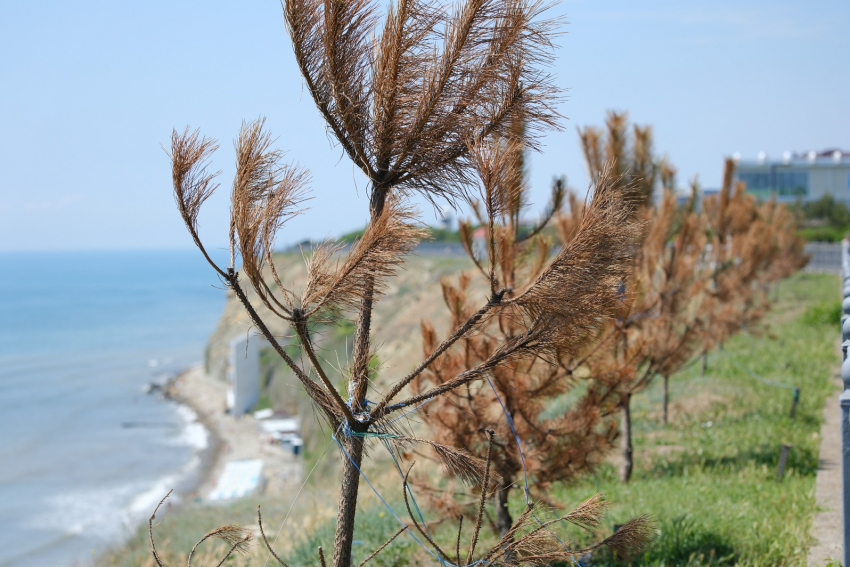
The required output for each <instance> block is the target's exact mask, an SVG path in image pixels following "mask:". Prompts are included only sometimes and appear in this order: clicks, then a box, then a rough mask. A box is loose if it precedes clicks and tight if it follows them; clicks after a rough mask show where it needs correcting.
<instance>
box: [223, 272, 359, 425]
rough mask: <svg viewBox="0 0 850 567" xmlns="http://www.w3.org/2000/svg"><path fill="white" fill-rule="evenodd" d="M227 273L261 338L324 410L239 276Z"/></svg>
mask: <svg viewBox="0 0 850 567" xmlns="http://www.w3.org/2000/svg"><path fill="white" fill-rule="evenodd" d="M227 272H228V273H227V283H228V285H230V288H231V289H232V290H233V291H234V293H236V297H238V298H239V301H240V302H242V305H243V306H244V307H245V309H246V310H247V311H248V315H249V316H250V317H251V321H252V322H253V323H254V325H255V326H256V327H257V328H258V329H259V330H260V332H261V333H262V334H263V337H265V339H266V340H267V341H268V342H269V344H270V345H272V348H274V349H275V351H276V352H277V354H278V355H279V356H280V357H281V358H282V359H283V360H284V362H286V364H287V365H288V366H289V367H290V368H291V369H292V371H293V372H294V373H295V375H296V376H297V377H298V380H300V381H301V383H302V384H303V385H304V388H305V390H307V395H309V396H310V398H311V399H312V400H313V401H314V402H315V403H316V404H318V405H319V406H321V407H323V408H324V405H325V404H324V403H323V402H325V400H321V399H319V398H317V397H316V396H315V394H314V393H313V389H314V388H315V387H316V384H314V383H313V381H312V380H311V379H310V377H309V376H308V375H307V374H306V373H305V372H304V371H303V370H302V369H301V367H300V366H298V365H297V364H296V363H295V361H294V360H292V357H290V356H289V355H288V354H286V351H285V350H283V347H282V346H281V345H280V343H279V342H278V341H277V339H276V338H275V337H274V335H272V333H271V331H269V328H268V327H267V326H266V324H265V323H264V322H263V320H262V319H260V316H259V315H258V314H257V311H256V310H255V309H254V306H253V305H251V302H250V301H248V296H246V295H245V290H243V289H242V286H241V285H239V275H238V273H237V272H235V271H234V270H233V269H232V268H228V270H227ZM330 394H331V395H333V394H337V397H338V396H339V393H338V392H336V390H333V389H332V390H331V392H330ZM343 408H344V409H342V412H343V415H345V417H346V418H347V419H349V420H351V421H353V420H354V416H353V415H351V410H349V409H348V406H346V405H345V404H344V403H343ZM325 409H330V408H325Z"/></svg>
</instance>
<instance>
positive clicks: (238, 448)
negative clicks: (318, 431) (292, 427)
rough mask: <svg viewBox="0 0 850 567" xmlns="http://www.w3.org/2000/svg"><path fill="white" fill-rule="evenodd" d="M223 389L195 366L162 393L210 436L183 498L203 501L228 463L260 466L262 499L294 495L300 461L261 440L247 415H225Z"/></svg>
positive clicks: (289, 453)
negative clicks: (187, 410) (245, 461)
mask: <svg viewBox="0 0 850 567" xmlns="http://www.w3.org/2000/svg"><path fill="white" fill-rule="evenodd" d="M226 390H227V385H226V384H225V383H224V382H222V381H220V380H216V379H214V378H212V377H210V376H209V375H207V374H206V373H205V372H204V370H203V366H202V365H200V364H198V365H194V366H191V367H189V368H187V369H186V370H185V371H183V372H181V373H180V374H179V375H178V376H177V377H176V378H175V379H174V380H172V381H171V382H170V383H169V384H168V386H167V387H166V394H167V395H168V396H169V397H171V398H172V399H174V400H175V401H176V402H178V403H180V404H183V405H184V406H186V407H188V408H190V409H191V411H192V412H193V413H194V414H196V416H197V417H196V419H197V422H198V423H199V424H201V425H203V426H204V427H205V428H206V429H207V430H208V431H209V434H210V444H209V445H210V446H209V448H208V449H205V450H204V451H201V452H200V453H199V456H200V458H201V463H202V465H201V467H200V474H199V477H198V484H197V486H196V487H195V488H194V489H193V490H192V491H191V492H190V494H188V495H187V496H189V497H191V498H194V499H196V501H200V502H206V501H207V500H208V498H209V495H210V493H211V492H212V491H213V490H214V489H215V487H216V483H217V481H218V479H219V478H220V477H221V474H222V472H223V470H224V467H225V466H226V464H227V463H229V462H232V461H238V460H243V459H258V460H261V461H262V462H263V475H264V477H265V479H266V482H265V486H264V488H262V493H263V494H264V495H280V494H287V493H289V492H291V491H293V490H297V488H298V483H299V481H300V480H301V478H302V476H303V466H302V463H303V460H302V459H301V458H299V457H295V456H294V455H293V454H292V452H291V451H288V450H286V449H284V448H282V447H281V446H280V445H279V444H271V443H269V441H268V439H267V437H266V436H263V435H261V433H260V431H259V426H258V421H257V420H256V419H254V417H253V416H252V415H251V414H246V415H242V416H234V415H231V414H229V413H226V411H225V399H226V398H225V396H226Z"/></svg>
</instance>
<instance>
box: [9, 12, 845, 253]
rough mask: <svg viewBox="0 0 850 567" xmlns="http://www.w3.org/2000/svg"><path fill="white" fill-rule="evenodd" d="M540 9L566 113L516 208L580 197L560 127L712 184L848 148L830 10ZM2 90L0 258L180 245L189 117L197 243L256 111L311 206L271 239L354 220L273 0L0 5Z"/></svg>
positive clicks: (580, 177) (350, 171) (352, 225)
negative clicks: (196, 150)
mask: <svg viewBox="0 0 850 567" xmlns="http://www.w3.org/2000/svg"><path fill="white" fill-rule="evenodd" d="M380 4H381V5H382V6H383V2H380ZM551 13H552V14H553V15H561V16H563V17H564V19H565V22H566V24H565V25H564V27H563V30H564V32H565V33H564V34H563V35H562V36H560V37H559V39H558V42H559V48H558V50H557V53H556V57H557V59H556V63H555V65H554V67H553V69H552V71H553V72H554V74H555V75H556V77H557V84H558V85H560V86H561V87H563V88H564V89H567V100H566V102H565V103H564V104H563V105H562V106H561V107H560V108H559V110H560V112H561V113H562V114H563V115H564V116H565V117H566V120H565V121H564V129H563V131H561V132H552V133H550V134H548V135H547V136H546V137H545V138H544V140H543V148H542V151H541V152H540V153H537V154H534V155H532V156H531V159H530V181H531V186H532V191H531V201H532V203H533V204H534V205H533V208H532V213H531V214H532V215H533V214H534V212H533V211H539V210H541V209H542V208H543V206H544V205H545V202H546V199H547V195H548V192H549V186H550V184H551V181H552V178H553V177H554V176H556V175H557V176H559V175H566V176H567V178H568V179H569V183H570V185H571V186H573V187H575V188H576V189H577V190H579V191H580V192H584V191H585V190H586V188H587V185H588V176H587V173H586V169H585V166H584V164H583V160H582V156H581V150H580V147H579V143H578V136H577V133H576V128H578V127H583V126H587V125H601V124H602V123H603V121H604V118H605V112H606V111H607V110H609V109H614V110H619V111H628V112H629V116H630V118H631V119H632V120H633V121H634V122H636V123H639V124H651V125H652V126H653V128H654V134H655V148H656V150H657V151H658V152H659V153H666V154H667V155H668V156H669V158H670V160H671V161H672V163H673V164H674V165H675V166H676V167H677V168H678V170H679V183H680V184H682V185H684V184H685V183H686V182H687V181H688V180H690V179H691V178H692V177H693V176H694V175H699V178H700V181H701V183H702V184H703V185H704V186H706V187H716V186H717V185H718V183H719V180H720V176H721V173H722V160H723V158H724V156H729V155H732V154H733V153H734V152H739V153H740V154H741V155H742V156H743V157H744V158H748V157H749V158H754V157H755V156H756V154H757V153H758V152H760V151H764V152H767V154H768V155H769V156H775V157H778V156H780V155H781V153H782V152H783V151H785V150H790V151H807V150H810V149H816V150H820V149H826V148H836V147H837V148H843V149H845V150H850V109H849V108H848V101H850V57H848V54H850V33H848V30H850V3H848V2H847V1H846V0H828V1H822V2H818V3H816V4H813V3H803V2H787V1H783V0H771V1H749V2H748V1H741V0H737V1H733V0H714V1H712V2H708V1H702V0H693V1H689V2H681V1H660V0H644V1H642V2H634V1H633V0H632V1H629V0H612V1H609V2H598V1H597V2H592V1H589V0H572V1H570V0H567V1H563V2H561V3H560V4H558V5H557V6H555V7H554V8H553V9H552V10H551ZM0 85H2V86H0V251H24V250H32V251H36V250H96V249H119V250H120V249H165V248H188V247H190V246H191V245H192V243H191V239H190V238H189V236H188V234H187V232H186V230H185V228H184V227H183V225H182V221H181V220H180V217H179V215H178V214H177V211H176V208H175V206H174V201H173V197H172V192H171V182H170V164H169V160H168V157H167V155H166V153H165V151H164V149H163V145H165V144H167V143H168V142H169V139H170V135H171V131H172V128H177V129H179V130H182V129H183V128H184V127H185V126H187V125H188V126H191V127H192V128H200V129H201V132H202V133H203V134H205V135H207V136H211V137H214V138H217V139H218V140H220V142H221V149H220V150H219V152H218V153H217V155H216V157H215V158H214V168H216V169H221V170H222V177H221V179H220V180H221V183H222V187H221V189H220V191H219V193H218V194H216V195H215V196H214V197H213V198H212V199H210V201H208V204H207V205H206V206H205V210H204V211H203V212H202V214H201V221H200V222H201V234H202V238H203V239H204V241H205V242H206V243H207V245H208V246H209V247H210V248H216V247H226V242H227V218H228V207H229V203H228V192H229V191H228V189H229V184H230V182H231V179H232V177H231V176H232V173H233V170H234V166H233V160H234V152H233V144H232V140H233V138H234V137H235V135H236V133H237V132H238V130H239V127H240V124H241V123H242V121H243V120H253V119H255V118H257V117H259V116H265V117H266V118H267V123H266V124H267V127H268V128H269V129H270V131H271V132H272V133H273V134H274V135H275V136H276V137H277V145H278V147H280V148H281V149H282V150H285V151H286V152H287V160H290V161H293V162H297V163H298V164H300V165H301V166H304V167H307V168H309V169H310V171H311V175H312V183H311V194H312V197H313V199H312V200H311V201H310V202H309V206H310V207H311V210H309V211H308V212H306V213H305V214H304V215H302V216H300V217H297V218H295V219H293V220H292V221H290V222H289V224H287V225H286V227H284V229H283V230H282V231H281V233H280V234H279V236H278V242H279V244H280V245H282V246H283V245H287V244H291V243H294V242H299V241H302V240H305V239H310V238H312V239H320V238H325V237H328V236H336V235H339V234H341V233H344V232H347V231H349V230H353V229H356V228H359V227H361V226H363V224H364V223H365V220H366V218H367V217H368V204H367V199H366V189H367V186H366V183H365V181H364V178H363V177H362V175H360V174H359V173H358V172H356V171H355V170H354V168H353V166H352V164H351V162H350V161H348V160H347V158H345V157H344V156H342V154H341V151H340V149H339V148H338V147H335V146H334V144H333V143H332V141H331V139H330V138H329V137H328V135H327V134H326V132H325V129H324V125H323V123H322V121H321V119H320V117H319V115H318V112H317V111H316V109H315V106H314V104H313V102H312V100H311V99H310V97H309V93H307V92H306V91H305V89H304V87H303V83H302V81H301V77H300V75H299V73H298V70H297V68H296V65H295V61H294V58H293V55H292V51H291V47H290V44H289V40H288V37H287V35H286V31H285V27H284V23H283V16H282V12H281V7H280V4H279V1H278V0H240V1H238V2H236V1H230V2H226V1H223V0H205V1H203V2H202V1H200V0H182V1H175V0H168V1H166V0H145V1H135V0H122V1H121V2H114V1H100V2H96V1H81V2H66V1H61V2H60V1H52V0H45V1H41V2H11V1H7V2H0ZM420 205H421V207H422V213H423V214H422V218H423V221H424V222H427V223H431V224H433V223H435V222H436V220H437V215H436V214H435V212H434V211H433V210H432V209H431V208H429V207H428V206H427V205H425V204H424V203H420Z"/></svg>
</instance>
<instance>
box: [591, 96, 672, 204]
mask: <svg viewBox="0 0 850 567" xmlns="http://www.w3.org/2000/svg"><path fill="white" fill-rule="evenodd" d="M579 138H580V139H581V147H582V150H583V152H584V158H585V162H586V163H587V168H588V171H589V172H590V177H591V179H593V180H596V178H598V177H599V176H600V174H601V173H602V171H603V169H605V168H606V167H613V169H614V177H615V178H617V179H618V180H619V185H620V187H621V188H626V187H631V188H634V190H635V191H636V193H637V195H638V198H639V200H640V202H641V203H642V204H644V205H651V204H652V202H653V197H654V195H655V186H656V181H657V179H658V175H659V170H660V163H659V161H658V160H657V159H656V158H655V156H654V155H653V150H652V127H651V126H638V125H637V124H635V125H634V126H633V127H632V136H631V138H630V137H629V122H628V115H627V114H626V113H625V112H614V111H611V112H609V113H608V118H607V120H606V121H605V128H604V129H600V128H596V127H593V126H588V127H586V128H584V129H580V130H579Z"/></svg>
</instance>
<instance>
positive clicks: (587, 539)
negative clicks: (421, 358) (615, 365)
mask: <svg viewBox="0 0 850 567" xmlns="http://www.w3.org/2000/svg"><path fill="white" fill-rule="evenodd" d="M838 292H839V287H838V279H837V277H835V276H829V275H817V274H798V275H796V276H794V277H793V278H790V279H789V280H786V281H784V282H782V284H781V285H780V287H779V291H778V300H777V301H776V302H775V303H774V306H773V308H772V310H771V312H770V313H769V314H768V316H767V317H766V319H765V320H764V323H763V325H761V326H760V328H759V330H758V332H757V333H752V334H749V333H742V334H740V335H739V336H736V337H734V338H733V339H731V340H729V341H728V342H727V343H726V345H724V349H723V351H722V352H713V353H711V355H710V357H709V368H708V372H707V373H706V375H705V376H701V375H700V367H699V364H695V365H693V366H692V367H691V368H690V369H688V370H687V371H685V372H683V373H681V374H680V375H677V376H675V377H674V378H673V379H672V381H671V418H672V422H671V424H670V425H669V426H663V425H661V423H660V403H661V389H660V381H659V383H656V384H654V385H653V386H652V387H651V388H649V389H648V390H647V391H645V392H644V393H642V394H640V395H639V396H637V397H636V398H635V399H634V402H633V415H634V429H635V439H634V443H635V457H636V463H635V472H634V476H633V479H632V481H631V482H630V483H629V484H622V483H620V482H619V481H618V479H617V473H616V462H615V461H616V459H615V458H614V457H612V460H611V462H609V463H605V464H603V465H602V466H601V467H600V469H599V470H598V471H597V473H596V475H591V476H587V477H585V478H582V479H579V480H578V481H576V482H574V483H572V484H570V485H557V486H555V487H554V488H553V489H552V490H551V491H550V492H549V493H548V494H547V497H548V498H549V499H551V500H552V501H554V502H559V503H561V504H563V505H564V506H565V507H571V506H575V505H576V504H578V503H579V502H580V501H582V500H583V499H585V498H587V497H588V496H590V495H592V494H594V493H596V492H597V490H601V491H603V492H604V493H605V496H606V499H607V500H608V501H609V502H610V503H611V508H610V513H609V515H608V517H607V518H606V523H605V525H603V526H602V527H601V528H600V530H599V531H598V532H597V533H594V534H584V533H580V532H578V531H573V532H570V533H569V535H570V536H571V537H573V538H579V539H580V540H581V543H592V542H594V541H598V539H599V538H602V537H604V536H606V535H609V534H610V533H611V531H612V529H613V526H614V525H615V524H622V523H624V522H625V521H626V520H627V519H628V518H630V517H632V516H634V515H637V514H650V515H651V516H653V517H654V518H655V520H656V521H657V524H658V535H657V538H656V539H655V541H654V543H653V544H652V546H651V547H650V548H649V550H648V551H647V552H646V554H645V555H644V556H642V557H640V558H638V560H637V561H636V562H635V564H636V565H646V566H648V565H652V566H679V565H689V566H696V565H746V566H753V567H755V566H802V565H805V562H806V554H807V551H808V547H809V544H810V540H809V527H810V525H811V520H812V515H813V513H814V512H815V503H814V483H815V476H816V472H817V463H818V450H819V444H820V436H819V431H820V424H821V416H822V411H823V407H824V403H825V400H826V397H827V395H828V394H829V393H830V392H831V388H832V386H831V385H830V384H831V380H830V377H831V376H832V375H833V374H834V372H835V370H836V367H837V363H838V361H837V360H836V348H835V347H836V340H837V338H838V336H839V335H838V333H839V329H838V325H839V321H838V318H839V317H840V313H839V312H838V311H837V310H836V309H835V300H836V297H837V296H838ZM336 332H338V333H339V334H340V335H341V336H345V335H346V330H344V329H341V330H338V331H336ZM338 338H339V337H338ZM733 361H735V362H737V363H738V364H740V365H743V366H745V367H746V368H748V369H749V370H750V371H752V372H754V373H756V374H758V375H760V376H762V377H764V378H766V379H770V380H773V381H776V382H781V383H785V384H789V385H793V386H797V387H799V388H800V389H801V392H802V395H801V399H800V404H799V406H798V409H797V416H796V418H794V419H791V418H790V416H789V411H790V408H791V401H792V395H793V394H792V390H790V389H787V388H781V387H774V386H770V385H767V384H764V383H762V382H760V381H758V380H757V379H754V378H752V377H751V376H749V375H748V374H746V373H745V372H743V371H742V370H741V369H740V368H739V367H738V366H736V365H735V364H733ZM325 433H327V432H325ZM784 443H787V444H790V445H792V449H791V453H790V458H789V461H788V466H787V469H786V474H785V477H784V479H783V480H782V481H777V480H776V465H777V460H778V456H779V450H780V446H781V445H782V444H784ZM322 448H324V447H322ZM330 453H331V454H328V455H327V456H326V457H325V459H324V461H325V462H323V467H319V469H323V470H317V474H316V475H315V476H314V477H313V478H312V479H311V480H310V483H309V484H308V486H307V488H306V491H305V494H303V495H302V496H301V497H300V498H299V501H298V504H297V505H296V510H295V512H294V513H293V517H292V518H290V520H289V524H288V527H287V529H286V530H285V533H284V536H283V537H285V538H286V539H285V541H286V543H287V544H288V545H285V546H284V548H285V549H286V551H285V558H286V559H287V560H288V561H289V562H290V565H293V567H294V566H296V565H299V566H300V565H315V564H317V561H316V547H317V546H318V545H319V544H320V543H321V544H322V545H324V547H325V549H326V551H327V550H329V549H330V548H331V546H332V541H333V535H332V534H333V519H332V518H333V514H332V507H333V505H334V498H335V496H334V495H333V494H332V492H333V491H329V490H327V487H329V486H335V485H336V482H337V478H338V472H339V461H338V459H339V458H340V457H339V455H338V454H334V451H333V450H332V451H330ZM379 453H380V451H377V450H376V452H375V456H376V457H378V456H379ZM316 458H318V454H314V455H310V456H309V457H308V459H307V460H308V462H310V463H312V462H314V461H315V459H316ZM386 464H387V463H383V462H382V461H380V459H379V460H378V461H373V462H372V463H370V464H369V465H368V469H367V474H369V475H370V478H372V480H373V481H375V480H376V479H378V477H380V476H381V475H380V474H379V471H380V470H381V469H382V468H385V466H384V465H386ZM324 465H327V466H324ZM307 470H309V467H307ZM389 476H392V475H389ZM532 480H533V479H532ZM384 484H385V486H379V489H380V490H381V492H382V494H383V495H384V496H385V497H387V498H392V499H393V500H391V503H392V504H393V508H394V509H395V510H396V511H397V513H399V514H400V515H401V516H402V517H403V518H404V517H406V516H407V514H406V513H403V512H402V511H403V510H404V505H403V503H401V502H396V501H395V500H396V499H398V497H399V496H400V487H399V486H398V481H397V479H395V478H394V477H392V478H389V477H388V478H387V479H384V482H382V483H381V485H384ZM513 492H514V499H513V500H512V502H511V508H512V512H513V513H514V517H517V516H518V515H519V513H520V512H521V511H522V508H523V498H522V494H521V491H520V490H515V491H513ZM267 500H268V499H262V498H261V499H260V501H262V503H263V510H264V518H266V522H264V523H265V524H266V525H268V526H274V527H275V528H276V527H277V526H280V522H281V520H282V519H283V515H284V514H285V512H286V506H288V504H289V502H288V500H289V499H288V498H287V499H286V502H280V501H277V502H275V501H267ZM256 502H257V499H256V498H252V499H248V500H247V501H244V502H237V503H235V504H231V505H228V506H221V507H204V506H197V505H192V506H189V507H187V508H184V509H182V510H179V511H176V512H172V511H168V512H167V513H161V514H160V516H161V517H162V518H164V519H165V522H164V524H163V525H162V526H161V527H160V528H158V529H159V530H160V532H159V533H161V534H163V535H162V536H161V537H163V538H167V540H168V541H167V547H168V549H170V550H188V549H190V548H191V546H192V544H193V543H194V541H196V540H197V539H198V537H199V536H200V535H201V534H203V533H205V532H206V531H208V530H209V529H211V528H213V527H215V526H217V525H221V524H224V523H241V524H243V525H253V524H256V516H255V514H256V508H255V506H256ZM317 510H323V514H317V512H316V511H317ZM423 511H424V512H425V517H426V519H427V520H429V521H432V520H436V519H438V518H439V513H437V512H434V511H433V510H427V511H426V510H423ZM540 513H541V514H546V512H545V511H543V510H541V511H540ZM317 516H321V518H320V519H318V520H316V519H312V520H311V518H314V517H317ZM449 524H453V522H450V523H446V524H445V525H443V526H438V527H436V534H437V537H438V538H439V539H440V541H444V542H445V541H453V533H454V531H453V530H454V529H455V528H453V527H451V526H450V525H449ZM396 525H397V523H396V520H395V519H394V518H393V517H392V516H391V515H390V513H389V512H387V511H386V509H385V508H383V506H382V505H381V504H380V502H378V501H377V498H375V497H374V495H372V494H371V490H370V489H369V488H368V487H367V486H365V485H364V486H363V487H362V490H361V509H360V510H359V511H358V524H357V526H358V527H357V533H356V536H355V538H356V540H357V541H358V542H361V543H358V544H356V545H355V547H354V550H353V553H354V559H355V561H356V563H355V564H359V562H360V561H362V559H364V558H365V557H366V555H367V554H368V553H369V552H371V551H372V550H374V549H376V548H377V547H378V546H380V545H381V544H382V543H383V542H384V541H385V540H386V538H387V537H388V536H389V535H390V534H392V533H393V531H394V530H395V529H396V528H395V526H396ZM485 532H489V530H486V529H485ZM467 535H468V534H467ZM483 535H484V536H485V538H486V539H487V540H488V541H489V540H491V539H492V534H490V533H484V534H483ZM146 537H147V526H144V527H143V528H141V529H140V530H139V532H138V533H137V534H136V535H135V536H134V537H133V538H132V539H131V540H130V542H129V543H128V544H127V545H126V546H125V547H124V548H122V549H120V550H118V551H116V552H115V553H113V554H111V555H109V556H105V557H104V558H102V561H101V562H100V563H99V565H110V566H113V565H114V566H115V567H129V566H131V565H145V564H146V563H145V561H148V559H147V558H148V557H149V555H148V554H149V551H148V549H147V543H146ZM163 541H164V540H163ZM164 544H165V543H164ZM449 547H453V544H452V545H449ZM260 551H261V550H259V549H256V550H254V551H252V555H251V556H249V557H248V558H246V559H239V560H234V561H233V562H228V565H231V564H232V565H240V566H241V565H262V564H263V563H262V559H264V558H265V556H264V555H263V556H262V558H261V559H260V560H259V562H258V561H257V557H260V556H261V554H260ZM184 553H185V551H184ZM172 563H173V562H171V563H169V564H172ZM411 564H423V565H431V564H434V565H439V564H438V563H435V562H433V561H431V560H430V559H429V558H428V557H427V556H426V555H425V552H424V551H423V550H422V549H421V548H420V547H419V546H418V545H417V544H416V543H415V542H413V541H412V539H411V538H410V537H409V536H402V537H400V538H399V539H397V540H396V541H395V542H394V543H393V544H392V545H391V546H390V547H388V548H387V549H386V550H385V551H384V552H383V553H382V554H381V555H380V556H379V558H378V559H376V560H375V563H374V565H376V566H378V565H386V566H396V565H399V566H400V565H411ZM592 564H593V565H594V566H607V565H615V564H616V563H615V562H614V561H613V560H612V559H611V558H610V557H607V556H606V555H605V553H599V554H597V555H596V556H594V557H593V558H592Z"/></svg>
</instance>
